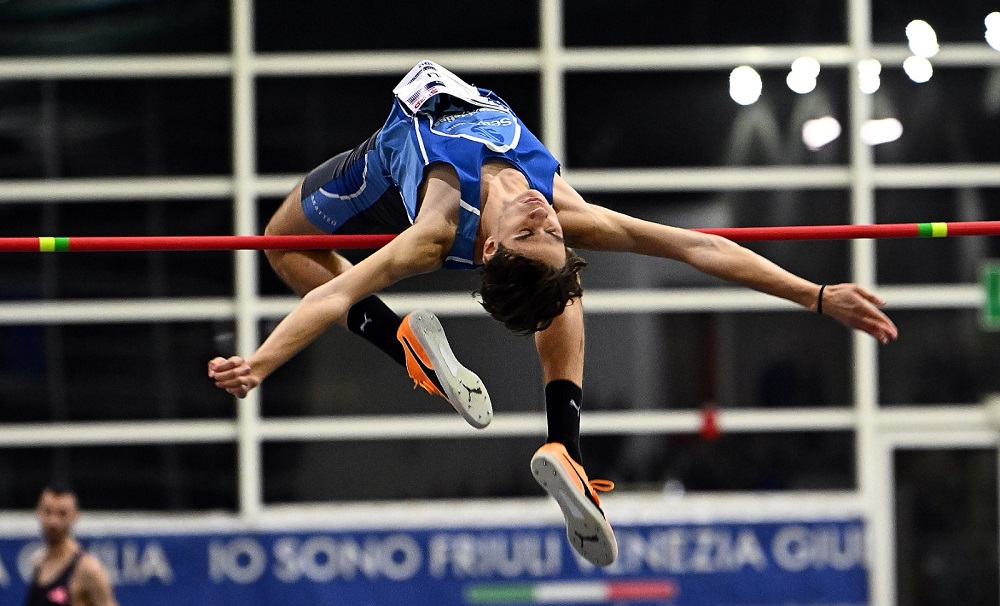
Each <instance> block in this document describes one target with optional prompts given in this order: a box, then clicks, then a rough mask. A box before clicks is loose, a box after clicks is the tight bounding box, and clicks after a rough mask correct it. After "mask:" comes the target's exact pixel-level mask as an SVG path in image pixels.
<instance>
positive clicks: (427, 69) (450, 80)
mask: <svg viewBox="0 0 1000 606" xmlns="http://www.w3.org/2000/svg"><path fill="white" fill-rule="evenodd" d="M392 92H393V94H394V95H396V98H398V99H399V100H400V102H402V103H403V105H405V106H406V107H407V108H408V109H409V110H410V111H411V112H413V113H416V112H417V111H419V110H420V108H421V107H423V105H424V104H425V103H427V101H429V100H430V99H431V98H433V97H434V96H435V95H440V94H442V93H443V94H447V95H451V96H452V97H456V98H458V99H462V100H463V101H467V102H469V103H472V104H473V105H478V106H479V107H501V106H500V105H499V104H498V103H496V102H494V101H492V100H490V99H489V98H487V97H485V96H483V95H481V94H480V93H479V90H478V89H477V88H476V87H475V86H472V85H471V84H468V83H466V82H465V81H463V80H462V79H461V78H459V77H458V76H456V75H455V74H453V73H451V72H450V71H448V70H447V69H445V68H443V67H441V66H440V65H438V64H437V63H434V62H433V61H421V62H420V63H418V64H417V65H415V66H414V67H413V69H411V70H410V73H408V74H406V76H405V77H404V78H403V79H402V80H400V82H399V84H397V85H396V88H394V89H392Z"/></svg>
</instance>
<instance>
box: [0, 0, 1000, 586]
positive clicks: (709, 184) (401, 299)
mask: <svg viewBox="0 0 1000 606" xmlns="http://www.w3.org/2000/svg"><path fill="white" fill-rule="evenodd" d="M847 6H848V25H849V35H848V44H846V45H826V46H781V47H756V46H755V47H690V48H684V47H679V48H648V47H647V48H575V49H568V48H566V47H565V46H564V44H563V31H562V28H563V18H562V15H563V4H562V0H541V1H540V7H541V9H540V24H541V27H540V29H541V36H540V45H539V47H538V48H533V49H523V50H509V51H508V50H503V51H501V50H471V51H446V52H416V51H401V52H365V53H350V52H340V53H301V54H282V53H271V54H262V53H256V52H255V51H254V43H253V23H252V19H253V7H252V2H251V0H233V1H232V5H231V10H232V21H231V22H232V32H231V37H232V50H231V53H230V54H228V55H200V56H170V57H161V56H150V57H134V56H131V57H88V58H85V59H80V58H70V57H67V58H51V59H29V60H24V59H16V60H15V59H7V60H0V80H14V79H23V80H46V79H61V78H76V79H86V78H130V79H133V78H163V77H170V78H186V77H199V76H219V77H228V78H230V79H231V81H232V84H233V86H232V107H233V114H232V127H233V128H232V133H233V141H232V149H233V167H232V174H231V175H225V176H218V177H179V178H98V179H60V180H44V181H43V180H8V181H4V182H0V204H3V203H11V202H18V203H23V202H26V201H29V202H35V201H37V202H42V201H45V200H55V201H60V202H71V201H80V200H102V201H115V200H123V199H130V200H134V199H154V198H155V199H164V198H168V199H213V198H223V199H230V200H232V203H233V205H234V225H233V232H234V233H235V234H255V233H259V228H260V226H258V225H257V224H256V218H255V216H256V215H255V203H256V199H257V197H259V196H283V195H284V194H285V193H286V192H287V191H288V189H289V188H290V187H291V185H292V184H293V183H294V182H295V179H296V177H294V176H288V175H261V174H258V172H257V167H256V159H255V138H256V129H257V124H256V122H255V107H254V92H255V91H254V88H255V83H256V80H257V78H259V77H263V76H275V75H281V76H307V75H308V76H322V75H345V74H399V73H404V72H405V71H406V70H407V69H409V67H411V66H412V65H413V64H414V63H415V62H416V61H417V60H419V59H422V58H425V57H426V56H432V58H434V59H435V60H437V61H439V62H441V63H442V64H445V65H447V66H448V67H449V68H450V69H452V70H454V71H456V72H459V73H461V71H462V70H476V71H480V72H521V73H538V74H540V76H541V94H542V100H541V106H542V118H543V124H544V130H543V132H542V138H543V140H544V141H545V143H546V145H547V146H548V147H549V148H550V149H551V150H552V151H553V153H554V154H555V155H556V157H564V156H565V154H564V153H563V152H564V148H565V133H564V118H563V110H564V104H563V103H564V102H563V96H564V82H565V76H566V74H567V73H569V72H581V71H596V70H601V71H616V70H621V71H641V70H658V71H669V70H690V69H718V70H720V71H724V70H726V71H727V70H729V69H731V68H732V67H734V66H736V65H740V64H743V63H749V64H752V65H754V66H756V67H787V66H788V65H789V64H790V63H791V62H792V61H793V60H794V59H795V58H797V57H799V56H802V55H810V56H813V57H816V58H817V59H819V61H820V62H821V63H822V64H823V65H824V66H841V67H848V68H850V67H852V66H854V65H856V64H857V62H858V61H859V60H862V59H866V58H875V59H878V60H879V61H881V62H882V64H883V65H886V66H898V65H900V64H901V63H902V61H903V59H905V58H906V56H908V54H909V53H908V52H907V51H906V49H905V48H904V47H903V46H902V45H898V46H879V45H873V44H872V37H871V23H870V15H871V6H870V0H847ZM935 64H936V65H939V66H941V67H949V66H964V67H967V66H993V67H998V66H1000V53H997V52H994V51H992V50H991V49H989V48H988V47H987V46H986V45H985V44H983V45H980V44H944V45H942V48H941V51H940V53H939V54H938V55H937V56H936V57H935ZM851 73H852V77H851V87H850V88H851V93H850V114H851V118H850V125H849V128H850V129H851V130H852V131H854V132H857V131H858V130H859V129H860V127H861V125H862V123H863V122H864V121H865V120H866V119H868V118H869V116H870V114H871V107H870V99H869V97H868V96H866V95H865V94H863V93H861V92H860V91H859V88H858V86H857V74H856V70H851ZM852 141H853V143H852V147H851V149H850V159H849V164H848V165H846V166H821V167H800V166H795V167H792V166H789V167H769V168H753V169H748V168H702V169H642V170H573V168H572V167H568V169H567V170H566V171H565V173H564V174H565V176H566V178H567V179H568V180H569V181H570V182H571V183H572V184H574V185H575V186H576V187H577V188H578V189H580V190H582V191H585V192H594V191H615V192H626V191H659V192H665V191H688V190H702V191H711V190H716V191H723V190H736V189H739V190H748V189H749V190H752V189H776V188H779V189H780V188H795V189H822V188H839V189H844V190H848V191H849V192H850V208H851V214H850V217H851V220H852V221H853V222H854V223H873V222H874V192H875V191H876V190H877V189H879V188H897V189H898V188H928V187H985V186H989V187H997V186H1000V165H984V164H958V165H955V164H949V165H935V166H926V165H924V166H902V165H880V166H875V165H874V162H873V159H872V153H871V149H870V148H869V147H867V146H866V145H864V144H863V143H861V142H860V139H859V138H858V137H853V138H852ZM850 251H851V261H852V263H851V267H852V268H853V269H852V271H853V276H852V279H853V281H855V282H858V283H860V284H862V285H865V286H870V287H874V288H877V289H878V291H879V292H880V293H882V294H883V295H884V296H885V297H886V298H888V299H889V300H891V301H892V307H893V309H933V308H937V309H974V308H978V307H979V305H980V304H981V298H982V294H981V292H980V289H979V287H978V286H977V285H974V284H968V285H954V286H939V285H933V286H932V285H912V286H896V287H879V286H878V285H877V279H876V276H875V271H874V267H875V246H874V243H873V242H872V241H865V240H856V241H854V242H853V243H852V246H851V249H850ZM234 254H235V255H236V263H235V269H234V271H235V276H234V278H235V284H236V287H235V296H234V297H233V298H231V299H230V298H185V299H143V300H141V301H136V300H113V301H112V300H89V301H79V302H78V301H63V302H46V301H41V302H23V303H9V304H5V305H4V306H3V307H2V308H0V323H3V324H29V323H30V324H53V323H107V322H132V321H200V320H219V319H233V320H235V325H236V327H237V350H238V352H239V353H240V354H242V355H249V354H250V353H251V352H252V351H253V350H254V349H255V347H256V344H257V339H258V334H257V326H258V324H259V321H260V320H262V319H270V318H277V317H281V316H283V315H284V314H286V313H287V312H288V311H290V310H291V308H292V306H293V305H294V303H295V299H294V298H292V297H262V296H260V295H258V288H257V284H256V281H257V279H256V276H257V270H258V267H257V265H258V256H257V255H255V254H254V253H253V252H251V251H239V252H236V253H234ZM386 299H387V301H388V302H389V303H390V304H391V305H392V306H393V307H394V308H395V309H397V310H404V309H413V308H416V307H423V306H426V307H429V308H432V309H434V310H435V311H436V312H437V313H439V314H441V315H471V314H479V313H482V311H481V310H480V309H479V308H478V307H477V306H476V305H475V303H474V302H473V301H471V300H470V299H469V297H468V296H466V295H464V294H463V295H461V296H459V295H454V294H449V293H435V294H429V295H396V296H389V297H386ZM587 301H588V312H590V313H622V314H628V313H648V312H657V313H674V312H684V311H709V312H734V311H773V312H776V313H782V312H788V311H793V310H794V309H795V308H794V307H793V306H792V305H790V304H787V303H785V302H783V301H778V300H775V299H771V298H768V297H766V296H763V295H758V296H747V295H746V293H745V291H742V290H737V289H723V290H713V291H712V294H711V297H707V296H705V294H704V292H702V291H700V290H699V289H683V290H677V289H659V290H644V291H638V292H637V291H631V290H629V291H612V290H607V291H599V292H593V291H589V292H588V295H587ZM853 338H854V341H853V358H854V368H855V381H854V393H853V406H851V407H844V408H835V409H796V410H732V409H727V410H724V411H722V412H721V413H720V420H719V421H720V425H721V426H722V427H724V429H725V431H727V432H758V431H795V430H851V431H854V432H855V435H856V437H857V439H856V453H857V454H856V456H857V465H856V469H857V470H858V474H859V477H858V480H857V485H858V487H859V489H858V491H857V492H856V493H854V494H853V495H852V496H850V497H849V498H848V500H849V501H850V502H851V503H853V504H854V506H856V507H857V509H858V510H860V511H863V512H865V516H866V518H867V520H868V523H869V529H870V536H869V539H870V550H869V553H870V554H871V569H870V570H871V577H870V579H871V596H870V597H871V599H870V602H871V603H872V604H878V605H891V604H894V603H895V602H896V597H895V596H896V591H895V585H894V582H895V579H894V566H895V563H894V557H895V556H894V549H893V544H894V519H893V502H892V501H893V492H892V486H893V469H892V455H893V452H894V449H895V448H897V447H903V446H905V447H908V448H942V447H944V448H996V447H997V445H998V437H997V431H996V426H995V425H994V424H993V423H994V421H995V418H994V417H995V415H994V414H993V412H995V407H991V406H989V405H988V404H985V403H967V404H963V405H953V406H947V407H916V406H912V407H907V406H903V407H893V408H891V409H884V408H880V406H879V401H878V394H879V389H878V363H879V360H878V353H877V350H876V343H875V341H874V340H873V339H871V338H869V337H867V336H865V335H861V334H855V335H854V337H853ZM238 406H239V409H238V415H237V418H236V420H235V421H232V422H231V421H181V420H177V421H162V422H122V423H66V424H55V425H12V424H0V445H2V446H4V447H27V446H54V445H59V446H67V445H82V444H88V445H93V444H105V445H106V444H166V443H208V442H218V443H224V442H227V443H232V442H235V443H237V444H238V449H239V490H240V494H239V507H240V514H241V517H242V518H244V519H246V520H254V519H256V520H261V519H266V518H267V516H268V513H269V511H268V510H269V508H267V507H264V505H263V503H262V488H261V485H262V464H261V447H262V444H263V443H264V442H265V441H269V440H303V441H304V440H347V439H367V440H392V439H398V438H402V437H407V438H413V437H422V438H435V437H446V436H453V435H456V434H455V432H456V431H457V429H464V427H461V428H458V427H457V426H456V425H454V424H451V423H441V422H439V419H437V418H435V417H427V416H419V417H416V416H414V417H401V416H395V417H391V418H388V417H386V418H382V417H376V418H374V419H373V418H372V417H364V418H343V417H337V418H309V419H301V420H300V419H266V420H265V419H263V418H262V416H261V412H260V393H259V390H257V391H255V392H252V393H251V394H250V396H249V397H248V398H246V399H245V400H242V401H240V402H239V404H238ZM449 419H450V417H449ZM373 421H375V422H373ZM699 424H700V418H699V415H698V413H697V412H695V411H689V412H688V411H682V412H676V411H673V412H669V411H636V412H615V413H589V414H588V415H587V416H586V417H585V419H584V425H583V431H584V432H585V433H615V434H629V433H631V434H642V433H665V432H690V431H696V430H697V428H698V426H699ZM543 426H544V420H543V419H542V418H541V417H540V416H538V415H528V414H524V415H509V414H508V415H501V416H499V417H498V418H497V419H496V420H495V421H494V423H493V426H492V427H491V430H490V436H489V437H501V436H520V435H538V434H539V433H541V432H542V429H543ZM461 435H462V437H469V435H470V434H468V433H466V432H463V433H462V434H461ZM743 498H745V499H755V498H758V497H754V496H753V495H746V496H745V497H743ZM998 513H1000V512H998Z"/></svg>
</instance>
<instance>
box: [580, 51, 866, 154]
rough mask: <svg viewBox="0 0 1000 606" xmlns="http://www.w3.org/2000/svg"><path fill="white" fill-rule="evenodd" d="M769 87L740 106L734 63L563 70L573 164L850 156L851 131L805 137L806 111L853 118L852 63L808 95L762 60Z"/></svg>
mask: <svg viewBox="0 0 1000 606" xmlns="http://www.w3.org/2000/svg"><path fill="white" fill-rule="evenodd" d="M758 71H760V75H761V79H762V80H763V94H762V96H761V98H760V100H758V101H757V102H756V103H754V104H753V105H749V106H741V105H739V104H737V103H736V102H735V101H733V100H732V99H731V98H730V96H729V72H728V71H725V70H714V71H684V72H636V73H625V74H621V73H614V74H612V73H577V74H572V73H571V74H568V75H567V76H566V131H567V142H568V144H567V150H568V151H567V154H568V156H567V159H566V164H567V165H568V166H570V167H573V168H598V167H600V168H614V167H656V166H681V167H685V166H730V165H737V166H739V165H774V164H794V165H799V164H804V165H811V164H843V163H845V162H846V160H847V151H848V141H846V140H845V139H846V138H845V137H841V138H838V139H836V140H834V141H833V142H832V143H829V144H827V145H826V146H824V147H822V148H820V149H819V150H817V151H810V150H809V149H808V148H806V146H805V144H804V143H803V142H802V126H803V124H804V123H805V121H806V120H809V119H813V118H819V117H823V116H834V117H835V118H837V119H838V120H839V121H840V122H841V123H842V124H846V123H847V118H846V115H847V104H846V72H845V70H843V69H829V70H824V71H822V72H821V73H820V75H819V79H818V83H817V88H816V90H815V91H813V92H812V93H809V94H807V95H799V94H798V93H795V92H793V91H791V90H790V89H789V88H788V85H787V84H786V83H785V78H786V76H787V75H788V71H787V70H775V69H771V70H758Z"/></svg>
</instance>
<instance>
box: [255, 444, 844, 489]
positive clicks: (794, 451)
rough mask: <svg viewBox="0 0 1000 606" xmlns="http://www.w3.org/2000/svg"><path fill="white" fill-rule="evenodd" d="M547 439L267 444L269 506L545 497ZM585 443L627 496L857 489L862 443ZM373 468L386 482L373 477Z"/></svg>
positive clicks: (595, 471)
mask: <svg viewBox="0 0 1000 606" xmlns="http://www.w3.org/2000/svg"><path fill="white" fill-rule="evenodd" d="M542 440H543V438H542V436H538V437H536V438H500V439H490V440H477V439H469V440H455V439H449V440H433V441H418V440H393V441H391V442H353V441H352V442H294V443H292V442H275V443H266V444H265V445H264V469H265V480H264V500H265V502H268V503H291V502H315V501H357V500H361V501H364V500H395V499H403V500H407V499H427V498H445V499H451V498H485V497H523V496H533V497H534V496H542V495H543V494H544V493H543V491H542V489H541V488H540V487H539V486H538V485H537V484H536V483H535V481H534V479H533V478H532V476H531V472H530V470H529V468H528V462H529V461H530V460H531V456H532V454H533V453H534V451H535V449H537V448H538V446H540V445H541V442H542ZM581 447H582V449H583V456H584V463H585V465H586V467H587V473H588V475H589V476H590V477H591V478H607V479H610V480H612V481H614V482H615V483H616V484H617V485H618V487H619V490H653V491H661V490H676V489H678V488H682V489H684V490H690V491H699V492H700V491H734V490H740V491H774V490H845V489H851V488H853V487H854V484H855V483H854V472H853V466H854V454H853V449H854V439H853V436H852V435H851V434H850V433H845V432H831V433H808V434H806V433H780V434H779V433H770V434H769V433H764V434H753V435H747V434H732V435H723V436H722V437H720V438H718V439H716V440H704V439H702V438H700V437H698V436H697V435H691V436H688V435H676V436H668V435H652V436H634V437H630V436H583V438H582V439H581ZM442 457H446V459H447V465H442V460H444V459H442ZM358 461H364V464H361V465H359V464H358ZM373 472H376V473H378V475H379V478H380V481H379V482H372V481H370V478H371V474H372V473H373Z"/></svg>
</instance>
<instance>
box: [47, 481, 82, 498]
mask: <svg viewBox="0 0 1000 606" xmlns="http://www.w3.org/2000/svg"><path fill="white" fill-rule="evenodd" d="M42 491H43V492H51V493H52V494H71V495H76V491H75V490H73V486H71V485H70V483H69V482H66V481H63V480H53V481H52V482H49V483H48V484H46V485H45V488H43V489H42Z"/></svg>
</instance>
